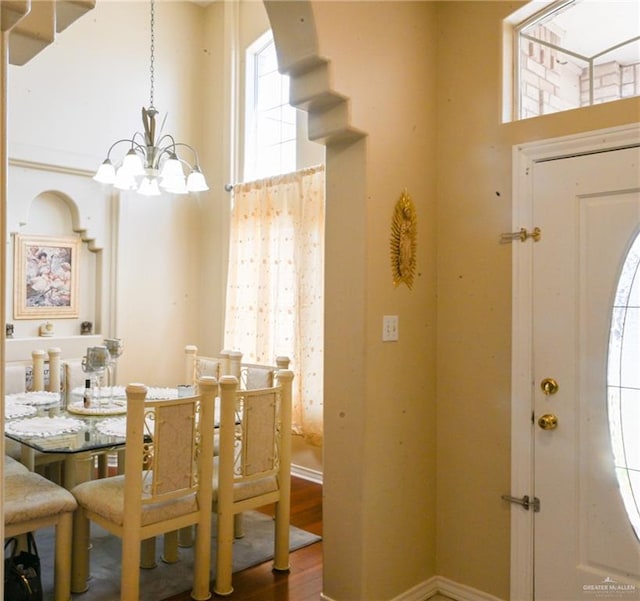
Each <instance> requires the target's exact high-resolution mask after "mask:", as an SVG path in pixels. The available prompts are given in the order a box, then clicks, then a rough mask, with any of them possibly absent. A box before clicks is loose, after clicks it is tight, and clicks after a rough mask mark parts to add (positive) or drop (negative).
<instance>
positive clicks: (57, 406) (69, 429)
mask: <svg viewBox="0 0 640 601" xmlns="http://www.w3.org/2000/svg"><path fill="white" fill-rule="evenodd" d="M83 393H84V389H82V388H77V389H74V390H71V391H69V392H68V393H66V394H56V393H50V392H26V393H16V394H7V395H5V424H4V430H5V435H6V436H7V437H8V438H10V439H11V440H14V441H16V442H18V443H20V444H21V445H22V447H21V449H22V451H21V452H22V462H23V463H24V464H25V465H26V466H27V467H28V468H30V469H31V470H33V469H34V467H35V461H36V460H35V456H36V452H39V453H45V454H51V455H57V457H56V459H59V460H61V461H63V462H64V469H63V480H62V485H63V486H64V487H65V488H67V489H71V488H73V487H74V486H75V485H76V484H79V483H80V482H84V481H86V480H89V479H91V478H92V477H93V470H94V463H95V457H96V455H100V454H104V453H108V452H109V451H114V452H115V451H118V450H123V449H124V445H125V434H126V411H127V401H126V394H125V388H124V387H119V386H116V387H113V389H111V388H103V389H101V390H100V391H99V394H94V395H93V397H92V398H91V402H90V405H89V406H85V403H84V399H83ZM177 395H178V392H177V389H176V388H161V387H149V388H148V389H147V397H148V398H156V399H163V398H166V399H171V398H175V397H176V396H177Z"/></svg>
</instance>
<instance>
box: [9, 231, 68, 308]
mask: <svg viewBox="0 0 640 601" xmlns="http://www.w3.org/2000/svg"><path fill="white" fill-rule="evenodd" d="M79 264H80V239H79V238H76V237H71V236H69V237H52V236H27V235H21V234H16V235H15V236H14V268H13V317H14V319H40V318H45V319H56V318H74V317H78V314H79V313H78V304H79V302H78V301H79V298H78V296H79V280H78V277H79V275H78V273H79Z"/></svg>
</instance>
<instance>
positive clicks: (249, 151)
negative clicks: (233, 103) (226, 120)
mask: <svg viewBox="0 0 640 601" xmlns="http://www.w3.org/2000/svg"><path fill="white" fill-rule="evenodd" d="M245 95H246V107H245V147H244V181H252V180H256V179H261V178H264V177H269V176H272V175H280V174H282V173H289V172H292V171H295V169H296V109H294V108H293V107H292V106H291V105H290V104H289V78H288V77H287V76H285V75H281V74H280V73H279V72H278V61H277V57H276V47H275V44H274V41H273V34H272V32H271V31H268V32H266V33H265V34H264V35H262V36H261V37H260V38H258V39H257V40H256V41H255V42H254V43H253V44H251V45H250V46H249V47H248V48H247V51H246V87H245Z"/></svg>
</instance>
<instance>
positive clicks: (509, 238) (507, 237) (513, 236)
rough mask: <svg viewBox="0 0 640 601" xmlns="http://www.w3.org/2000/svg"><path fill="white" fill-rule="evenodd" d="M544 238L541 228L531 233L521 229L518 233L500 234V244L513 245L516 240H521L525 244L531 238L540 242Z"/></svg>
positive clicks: (524, 228) (536, 228)
mask: <svg viewBox="0 0 640 601" xmlns="http://www.w3.org/2000/svg"><path fill="white" fill-rule="evenodd" d="M541 237H542V230H541V229H540V228H539V227H534V228H533V231H532V232H530V231H528V230H527V228H526V227H521V228H520V230H518V231H517V232H507V233H504V234H500V244H511V243H512V242H513V241H514V240H520V242H525V241H526V240H528V239H529V238H533V241H534V242H538V240H540V238H541Z"/></svg>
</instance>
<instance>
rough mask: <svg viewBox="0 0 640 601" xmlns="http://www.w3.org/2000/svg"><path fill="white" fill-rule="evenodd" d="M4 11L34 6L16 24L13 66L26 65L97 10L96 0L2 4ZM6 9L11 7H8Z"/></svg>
mask: <svg viewBox="0 0 640 601" xmlns="http://www.w3.org/2000/svg"><path fill="white" fill-rule="evenodd" d="M1 2H2V10H3V26H4V11H5V8H7V10H8V9H9V8H10V7H13V5H21V4H22V5H24V4H27V5H30V10H28V11H27V13H25V14H24V16H22V17H21V18H19V19H18V20H16V21H15V25H14V26H13V28H12V29H11V34H10V35H9V63H10V64H12V65H24V64H26V63H28V62H29V61H30V60H31V59H32V58H33V57H34V56H36V55H37V54H38V53H39V52H41V51H42V50H44V48H46V47H47V46H48V45H49V44H51V43H53V41H54V40H55V37H56V33H60V32H61V31H64V30H65V29H66V28H67V27H69V25H71V24H72V23H73V22H74V21H76V20H77V19H79V18H80V17H81V16H82V15H84V14H85V13H87V12H88V11H90V10H92V9H93V8H94V7H95V4H96V0H31V2H29V1H28V0H27V1H26V2H18V1H15V0H10V1H6V0H1ZM5 5H8V6H7V7H5Z"/></svg>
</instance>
